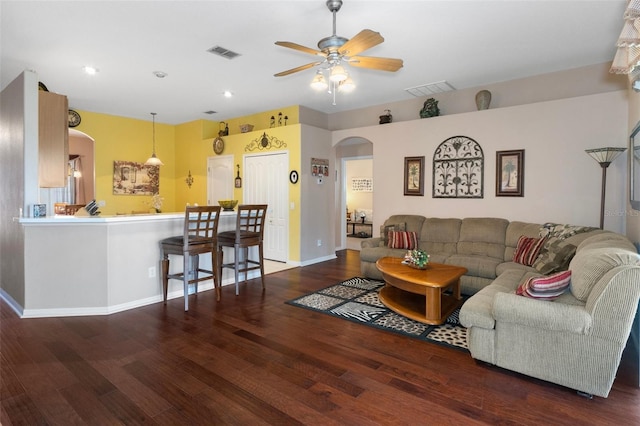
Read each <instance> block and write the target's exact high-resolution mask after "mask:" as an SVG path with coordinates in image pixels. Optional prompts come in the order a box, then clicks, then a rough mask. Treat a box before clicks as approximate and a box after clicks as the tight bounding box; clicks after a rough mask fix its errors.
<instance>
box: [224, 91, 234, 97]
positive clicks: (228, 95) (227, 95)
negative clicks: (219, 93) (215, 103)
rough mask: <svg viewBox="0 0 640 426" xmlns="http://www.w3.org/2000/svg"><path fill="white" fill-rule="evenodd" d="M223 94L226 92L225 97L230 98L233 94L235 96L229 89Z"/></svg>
mask: <svg viewBox="0 0 640 426" xmlns="http://www.w3.org/2000/svg"><path fill="white" fill-rule="evenodd" d="M223 94H224V97H225V98H230V97H232V96H233V93H231V92H230V91H228V90H225V91H224V93H223Z"/></svg>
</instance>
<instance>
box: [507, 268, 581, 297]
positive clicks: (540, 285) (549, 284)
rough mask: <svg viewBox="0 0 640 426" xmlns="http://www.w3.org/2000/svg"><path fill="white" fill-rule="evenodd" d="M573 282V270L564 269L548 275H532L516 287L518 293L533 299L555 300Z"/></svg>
mask: <svg viewBox="0 0 640 426" xmlns="http://www.w3.org/2000/svg"><path fill="white" fill-rule="evenodd" d="M570 284H571V271H562V272H558V273H557V274H553V275H549V276H546V277H531V278H529V279H528V280H526V281H525V282H523V283H522V284H520V285H519V286H518V288H517V289H516V294H518V295H520V296H525V297H531V298H533V299H544V300H553V299H556V298H557V297H558V296H560V295H561V294H562V293H564V292H565V291H566V290H567V289H568V288H569V285H570Z"/></svg>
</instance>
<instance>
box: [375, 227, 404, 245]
mask: <svg viewBox="0 0 640 426" xmlns="http://www.w3.org/2000/svg"><path fill="white" fill-rule="evenodd" d="M391 231H406V224H405V223H404V222H401V223H391V224H387V223H385V224H384V225H380V238H381V240H382V241H381V242H380V244H381V245H383V246H388V245H389V232H391Z"/></svg>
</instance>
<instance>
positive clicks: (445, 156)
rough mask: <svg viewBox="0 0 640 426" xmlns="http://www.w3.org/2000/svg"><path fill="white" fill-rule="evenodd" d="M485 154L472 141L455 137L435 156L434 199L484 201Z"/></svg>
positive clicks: (443, 143)
mask: <svg viewBox="0 0 640 426" xmlns="http://www.w3.org/2000/svg"><path fill="white" fill-rule="evenodd" d="M483 196H484V154H483V153H482V148H481V147H480V145H479V144H478V143H477V142H476V141H474V140H473V139H471V138H469V137H466V136H454V137H451V138H449V139H447V140H445V141H444V142H442V143H441V144H440V145H438V147H437V148H436V151H435V153H434V154H433V198H483Z"/></svg>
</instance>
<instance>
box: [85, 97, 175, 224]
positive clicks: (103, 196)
mask: <svg viewBox="0 0 640 426" xmlns="http://www.w3.org/2000/svg"><path fill="white" fill-rule="evenodd" d="M78 112H79V113H80V115H81V117H82V121H81V122H80V125H79V126H78V127H76V130H79V131H81V132H84V133H86V134H87V135H89V136H91V137H92V138H93V139H94V140H95V178H96V179H95V182H96V183H95V184H96V192H95V198H96V200H104V201H105V202H106V205H105V206H104V207H101V208H100V211H101V212H102V213H103V214H117V213H131V212H132V211H149V210H150V208H151V206H150V201H151V196H145V195H114V194H113V162H114V161H137V162H140V163H144V162H145V161H146V160H147V158H149V156H151V152H152V151H153V127H152V122H151V120H148V121H145V120H136V119H132V118H125V117H119V116H115V115H108V114H100V113H95V112H90V111H80V110H79V111H78ZM149 118H151V117H149ZM155 133H156V155H157V156H158V158H160V159H161V160H162V162H163V163H164V164H165V165H164V166H161V167H160V196H162V197H163V198H164V202H163V206H162V210H163V211H167V212H171V211H175V205H176V203H175V178H174V170H175V161H174V157H175V142H174V141H175V126H173V125H168V124H162V123H158V120H157V117H156V129H155Z"/></svg>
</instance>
